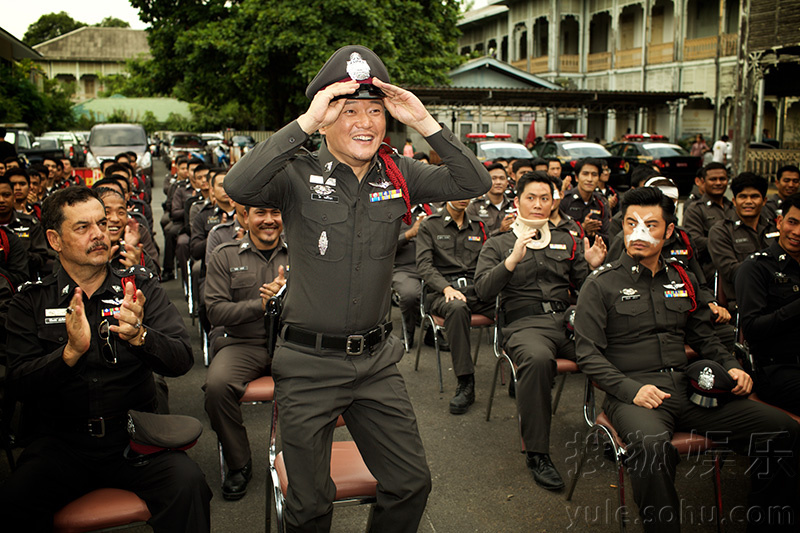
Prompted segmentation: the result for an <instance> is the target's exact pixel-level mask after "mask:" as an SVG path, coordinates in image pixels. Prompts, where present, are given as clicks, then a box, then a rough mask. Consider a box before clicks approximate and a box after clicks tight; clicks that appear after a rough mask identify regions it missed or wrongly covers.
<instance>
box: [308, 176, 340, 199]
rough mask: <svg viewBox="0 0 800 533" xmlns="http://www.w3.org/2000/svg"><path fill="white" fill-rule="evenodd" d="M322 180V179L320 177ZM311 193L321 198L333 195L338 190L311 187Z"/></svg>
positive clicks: (321, 186) (323, 186)
mask: <svg viewBox="0 0 800 533" xmlns="http://www.w3.org/2000/svg"><path fill="white" fill-rule="evenodd" d="M320 179H322V177H320ZM311 192H313V193H315V194H318V195H320V196H330V195H331V194H332V193H334V192H336V189H334V188H333V187H329V186H328V185H314V186H312V187H311Z"/></svg>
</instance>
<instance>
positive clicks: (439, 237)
mask: <svg viewBox="0 0 800 533" xmlns="http://www.w3.org/2000/svg"><path fill="white" fill-rule="evenodd" d="M436 240H437V241H449V240H450V235H437V236H436Z"/></svg>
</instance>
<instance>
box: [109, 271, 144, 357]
mask: <svg viewBox="0 0 800 533" xmlns="http://www.w3.org/2000/svg"><path fill="white" fill-rule="evenodd" d="M145 300H146V298H145V297H144V294H143V293H142V291H141V290H139V289H136V288H135V287H134V285H133V283H131V282H128V283H126V284H125V297H124V298H123V300H122V305H120V306H119V312H117V313H115V314H114V318H116V319H117V321H118V322H119V325H117V326H110V327H109V329H110V330H111V331H112V332H113V333H116V334H117V335H119V338H120V339H122V340H124V341H127V342H129V343H131V344H132V345H134V346H141V344H142V342H143V339H142V337H143V335H144V332H145V331H144V329H145V328H144V326H142V320H143V319H144V303H145Z"/></svg>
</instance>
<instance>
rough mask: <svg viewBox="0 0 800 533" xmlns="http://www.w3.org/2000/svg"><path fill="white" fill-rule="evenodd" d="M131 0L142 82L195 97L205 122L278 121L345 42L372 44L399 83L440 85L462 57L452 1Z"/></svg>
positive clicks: (269, 124) (295, 111)
mask: <svg viewBox="0 0 800 533" xmlns="http://www.w3.org/2000/svg"><path fill="white" fill-rule="evenodd" d="M131 4H132V5H133V6H134V7H136V8H138V9H139V10H140V17H141V19H142V20H143V21H145V22H149V23H150V24H151V30H150V33H149V42H150V52H151V54H152V56H153V60H152V68H151V69H149V70H148V74H149V75H150V78H149V79H150V85H149V87H150V88H151V90H152V91H154V92H156V93H159V94H172V95H174V96H176V97H178V98H180V99H182V100H185V101H189V102H192V103H194V104H196V105H197V106H198V107H197V109H198V110H199V111H203V112H207V113H211V115H212V116H211V117H210V119H209V123H220V124H223V123H225V122H227V120H228V119H233V120H235V121H237V123H236V125H237V126H239V127H244V126H250V125H253V126H255V125H258V126H259V127H262V128H277V127H280V126H281V125H283V124H284V123H286V122H287V121H288V120H291V119H292V118H294V117H296V116H297V115H299V114H300V113H302V112H303V111H304V110H305V109H306V108H307V106H308V100H307V99H306V97H305V95H304V91H305V87H306V85H307V84H308V82H309V81H311V79H312V78H313V77H314V75H315V74H316V72H317V71H318V70H319V68H320V67H321V66H322V64H323V63H324V62H325V61H326V60H327V58H328V57H329V56H330V55H331V54H332V53H333V52H334V51H335V50H336V49H337V48H339V47H341V46H344V45H347V44H363V45H365V46H368V47H369V48H371V49H373V50H374V51H375V52H376V53H377V54H378V55H379V56H380V57H381V59H382V60H383V61H384V63H385V64H386V67H387V68H388V70H389V72H390V73H391V75H392V80H391V81H392V82H393V83H396V84H401V85H445V84H447V83H448V81H449V80H448V77H447V72H448V71H449V70H451V69H452V68H454V67H456V66H458V65H459V64H460V63H461V61H463V58H460V57H459V56H458V54H457V53H456V43H457V38H458V29H457V27H456V22H457V18H458V15H459V7H460V2H459V1H458V0H437V1H430V0H426V1H411V0H386V1H385V2H374V1H367V0H327V1H326V2H295V1H290V0H273V1H271V2H266V3H265V2H263V1H262V0H234V1H232V2H230V1H225V0H131ZM231 102H235V105H234V106H231ZM239 120H244V121H246V123H239V122H238V121H239ZM227 125H230V124H227Z"/></svg>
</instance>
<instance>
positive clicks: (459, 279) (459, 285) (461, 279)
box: [445, 274, 475, 289]
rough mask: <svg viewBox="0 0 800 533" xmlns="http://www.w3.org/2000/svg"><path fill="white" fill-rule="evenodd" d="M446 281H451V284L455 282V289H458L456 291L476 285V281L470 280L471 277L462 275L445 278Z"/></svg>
mask: <svg viewBox="0 0 800 533" xmlns="http://www.w3.org/2000/svg"><path fill="white" fill-rule="evenodd" d="M445 279H446V280H447V281H449V282H450V283H454V282H455V284H456V286H455V287H454V288H456V289H466V288H467V287H469V286H470V285H474V284H475V282H474V280H473V279H472V278H470V277H469V276H464V275H461V274H455V275H453V276H445Z"/></svg>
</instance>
